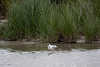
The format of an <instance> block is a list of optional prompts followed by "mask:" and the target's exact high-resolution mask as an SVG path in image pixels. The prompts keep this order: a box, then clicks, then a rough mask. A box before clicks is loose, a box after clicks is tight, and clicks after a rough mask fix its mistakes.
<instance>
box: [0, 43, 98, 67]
mask: <svg viewBox="0 0 100 67" xmlns="http://www.w3.org/2000/svg"><path fill="white" fill-rule="evenodd" d="M57 45H58V48H57V49H56V50H54V51H49V50H48V49H47V45H46V44H44V43H41V44H24V43H22V42H1V43H0V67H100V45H99V44H63V43H61V44H57Z"/></svg>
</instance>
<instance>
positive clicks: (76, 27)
mask: <svg viewBox="0 0 100 67" xmlns="http://www.w3.org/2000/svg"><path fill="white" fill-rule="evenodd" d="M97 3H98V4H97ZM99 3H100V1H99V0H96V1H91V0H89V1H87V0H76V1H73V0H72V1H71V0H68V1H67V2H65V1H62V2H60V3H56V2H53V3H52V2H51V0H17V1H15V2H12V1H10V2H9V7H8V9H7V20H8V23H7V24H5V25H4V26H3V27H2V28H1V29H0V37H1V38H3V39H5V40H18V39H34V38H39V39H41V40H43V41H45V40H48V41H54V42H57V41H63V42H72V41H76V39H77V38H79V37H80V36H85V37H86V40H87V42H91V41H92V40H99V39H100V9H99V8H100V7H99ZM6 5H7V4H6Z"/></svg>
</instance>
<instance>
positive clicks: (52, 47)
mask: <svg viewBox="0 0 100 67" xmlns="http://www.w3.org/2000/svg"><path fill="white" fill-rule="evenodd" d="M47 44H48V50H54V49H56V48H57V47H58V46H57V45H51V44H50V43H49V42H48V43H47Z"/></svg>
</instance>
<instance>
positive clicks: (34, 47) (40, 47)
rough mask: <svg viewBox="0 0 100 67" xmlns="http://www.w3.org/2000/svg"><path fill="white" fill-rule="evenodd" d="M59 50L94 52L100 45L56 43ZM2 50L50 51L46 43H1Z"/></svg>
mask: <svg viewBox="0 0 100 67" xmlns="http://www.w3.org/2000/svg"><path fill="white" fill-rule="evenodd" d="M54 45H58V48H57V49H56V50H55V51H64V50H67V51H72V49H78V50H80V51H84V50H94V49H100V44H64V43H56V44H54ZM0 49H7V50H9V51H11V52H16V51H48V48H47V45H46V44H45V43H38V44H24V43H23V42H3V43H0Z"/></svg>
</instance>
